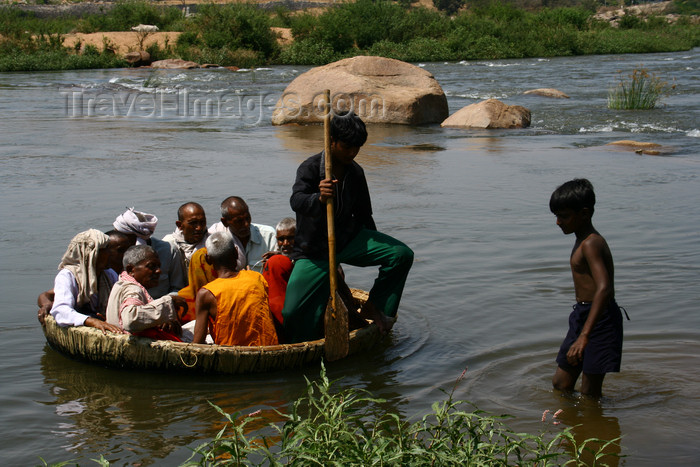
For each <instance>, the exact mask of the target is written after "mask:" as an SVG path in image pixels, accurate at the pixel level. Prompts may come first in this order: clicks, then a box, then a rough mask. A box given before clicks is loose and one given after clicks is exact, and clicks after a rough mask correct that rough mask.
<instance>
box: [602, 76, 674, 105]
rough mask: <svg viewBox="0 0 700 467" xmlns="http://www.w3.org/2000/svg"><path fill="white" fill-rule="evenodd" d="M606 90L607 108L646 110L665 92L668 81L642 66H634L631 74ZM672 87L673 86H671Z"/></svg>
mask: <svg viewBox="0 0 700 467" xmlns="http://www.w3.org/2000/svg"><path fill="white" fill-rule="evenodd" d="M619 80H620V82H619V83H618V85H617V86H616V87H614V88H611V89H610V91H609V92H608V108H609V109H615V110H648V109H653V108H654V107H656V104H657V103H658V101H659V99H660V98H661V97H662V96H663V95H664V94H666V92H667V89H668V87H669V86H668V83H666V82H665V81H662V80H661V78H659V77H658V76H655V75H653V74H649V72H648V71H647V70H646V69H644V68H639V69H637V68H635V70H634V71H633V72H632V74H631V75H629V76H628V77H627V79H624V78H623V77H622V75H621V74H620V76H619ZM672 88H673V86H672Z"/></svg>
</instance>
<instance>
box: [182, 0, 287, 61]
mask: <svg viewBox="0 0 700 467" xmlns="http://www.w3.org/2000/svg"><path fill="white" fill-rule="evenodd" d="M194 31H196V32H199V34H200V37H201V40H202V43H203V45H204V47H206V48H210V49H223V48H226V49H228V50H236V49H249V50H255V51H257V52H259V53H260V54H261V56H262V57H264V58H265V59H271V58H272V57H274V56H276V55H277V53H279V46H278V45H277V38H276V37H275V35H274V34H273V33H272V31H271V30H270V18H269V17H268V15H267V13H266V12H265V11H263V10H261V9H259V8H257V7H256V6H255V5H253V4H246V3H234V4H227V5H213V4H209V5H203V6H202V7H201V8H200V10H199V14H198V15H197V17H196V19H195V21H194Z"/></svg>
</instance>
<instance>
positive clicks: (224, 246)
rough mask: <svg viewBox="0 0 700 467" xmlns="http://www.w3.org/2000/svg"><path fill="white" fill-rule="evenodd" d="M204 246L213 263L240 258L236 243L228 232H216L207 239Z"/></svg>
mask: <svg viewBox="0 0 700 467" xmlns="http://www.w3.org/2000/svg"><path fill="white" fill-rule="evenodd" d="M204 246H205V247H206V248H207V256H209V258H211V260H212V261H217V262H220V261H222V260H225V259H226V258H228V257H231V258H236V259H237V258H238V249H237V248H236V242H234V240H233V235H231V232H229V231H228V230H224V231H221V232H214V233H213V234H211V235H210V236H209V238H207V241H206V242H205V243H204Z"/></svg>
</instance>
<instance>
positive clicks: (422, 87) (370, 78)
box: [272, 56, 449, 125]
mask: <svg viewBox="0 0 700 467" xmlns="http://www.w3.org/2000/svg"><path fill="white" fill-rule="evenodd" d="M325 89H330V91H331V101H332V104H333V111H334V112H338V111H342V110H353V111H354V112H355V113H356V114H357V115H359V116H360V117H361V118H362V119H363V120H364V121H365V122H367V123H398V124H404V125H421V124H425V123H438V122H441V121H442V120H444V119H445V118H446V117H447V115H448V113H449V112H448V109H447V98H446V97H445V93H444V92H443V90H442V88H441V87H440V84H438V82H437V80H435V78H434V77H433V75H432V74H431V73H430V72H428V71H426V70H424V69H422V68H419V67H417V66H415V65H411V64H410V63H406V62H402V61H400V60H394V59H391V58H384V57H365V56H359V57H352V58H346V59H344V60H340V61H337V62H333V63H330V64H328V65H325V66H321V67H316V68H312V69H311V70H309V71H307V72H306V73H303V74H301V75H299V76H297V77H296V78H295V79H294V81H292V82H291V83H290V84H289V86H287V89H285V90H284V93H283V94H282V97H281V98H280V100H278V101H277V105H276V107H275V110H274V112H273V114H272V124H273V125H284V124H287V123H319V122H322V121H323V91H324V90H325Z"/></svg>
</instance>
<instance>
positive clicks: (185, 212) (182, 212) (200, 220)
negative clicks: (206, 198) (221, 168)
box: [163, 201, 209, 277]
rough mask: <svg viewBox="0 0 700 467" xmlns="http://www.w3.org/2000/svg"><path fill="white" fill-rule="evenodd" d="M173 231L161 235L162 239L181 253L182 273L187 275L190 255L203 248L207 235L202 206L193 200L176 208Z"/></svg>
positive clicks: (205, 217) (205, 219) (205, 218)
mask: <svg viewBox="0 0 700 467" xmlns="http://www.w3.org/2000/svg"><path fill="white" fill-rule="evenodd" d="M175 225H176V227H177V228H176V229H175V232H173V233H171V234H168V235H166V236H165V237H163V240H164V241H166V242H168V243H170V244H171V245H173V246H174V247H175V248H178V249H179V250H180V253H181V254H182V271H183V272H182V275H183V277H186V276H187V271H188V268H189V267H190V259H191V258H192V255H193V254H194V253H195V252H196V251H197V250H199V249H201V248H204V242H205V241H206V240H207V237H209V232H207V216H206V214H205V213H204V208H203V207H202V206H201V205H200V204H199V203H195V202H191V201H190V202H188V203H185V204H183V205H182V206H180V208H179V209H178V210H177V220H176V221H175Z"/></svg>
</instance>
